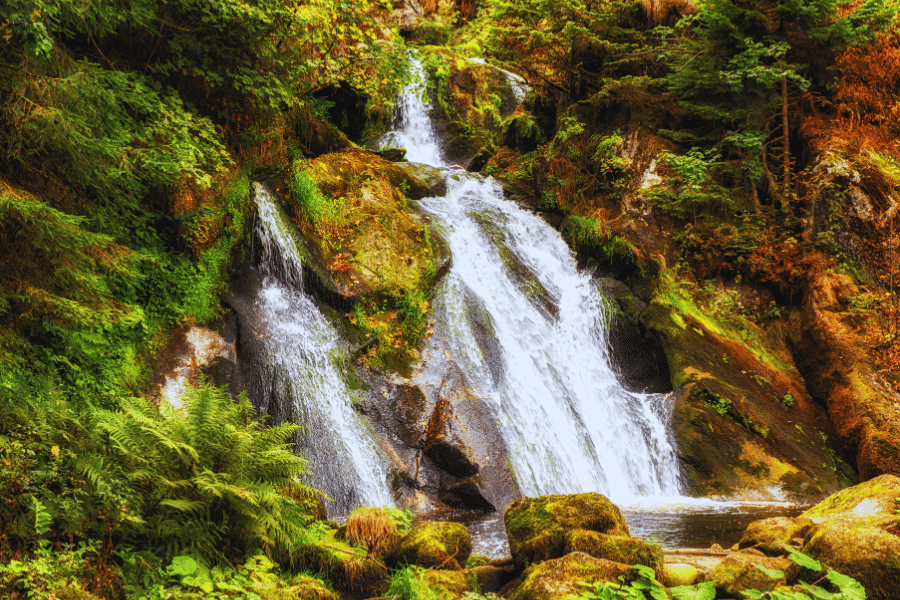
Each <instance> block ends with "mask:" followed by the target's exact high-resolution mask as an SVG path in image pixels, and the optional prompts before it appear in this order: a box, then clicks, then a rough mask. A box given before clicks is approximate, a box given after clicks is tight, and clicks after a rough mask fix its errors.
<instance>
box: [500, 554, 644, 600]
mask: <svg viewBox="0 0 900 600" xmlns="http://www.w3.org/2000/svg"><path fill="white" fill-rule="evenodd" d="M637 578H638V573H637V570H636V569H634V568H632V567H629V566H628V565H623V564H621V563H617V562H613V561H610V560H606V559H603V558H594V557H593V556H590V555H588V554H585V553H583V552H573V553H571V554H566V555H565V556H563V557H561V558H554V559H551V560H547V561H544V562H542V563H540V564H537V565H532V566H531V567H529V568H528V569H527V570H526V571H525V573H523V575H522V583H521V584H519V585H518V586H517V587H516V588H515V590H513V591H512V593H511V594H510V595H509V596H508V597H507V598H508V600H567V599H568V598H570V597H571V596H574V595H576V594H579V593H581V592H583V591H584V587H583V586H582V585H580V584H582V583H585V584H594V583H605V582H616V583H618V582H620V581H622V582H625V583H631V582H632V581H634V580H636V579H637Z"/></svg>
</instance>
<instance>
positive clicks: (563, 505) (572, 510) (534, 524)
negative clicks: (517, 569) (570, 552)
mask: <svg viewBox="0 0 900 600" xmlns="http://www.w3.org/2000/svg"><path fill="white" fill-rule="evenodd" d="M504 521H505V523H506V532H507V535H508V537H509V545H510V551H511V553H512V556H513V560H514V561H515V562H516V564H517V565H521V566H523V567H524V566H526V565H528V564H529V563H531V562H540V561H543V560H547V559H549V558H555V557H558V556H562V554H563V553H564V551H565V545H566V535H567V534H568V533H569V532H570V531H573V530H576V529H583V530H587V531H596V532H598V533H606V534H609V535H625V536H627V535H628V525H627V524H626V523H625V519H624V518H623V517H622V512H621V511H620V510H619V508H618V507H617V506H616V505H615V504H613V503H612V502H610V501H609V500H608V499H607V498H606V497H605V496H602V495H601V494H598V493H596V492H590V493H585V494H574V495H553V496H541V497H538V498H523V499H521V500H516V501H515V502H513V503H512V504H511V505H510V507H509V508H508V509H507V511H506V514H505V515H504Z"/></svg>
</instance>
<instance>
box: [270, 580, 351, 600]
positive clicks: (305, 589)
mask: <svg viewBox="0 0 900 600" xmlns="http://www.w3.org/2000/svg"><path fill="white" fill-rule="evenodd" d="M253 591H254V592H255V593H257V594H259V596H260V598H262V600H294V599H295V598H303V600H339V599H340V596H338V594H336V593H335V592H334V591H333V590H332V589H330V588H329V587H328V585H327V584H326V583H325V582H324V581H322V580H321V579H318V578H316V577H313V576H311V575H297V576H295V577H291V578H290V579H287V580H284V579H272V580H267V581H266V582H264V583H258V584H256V585H254V586H253Z"/></svg>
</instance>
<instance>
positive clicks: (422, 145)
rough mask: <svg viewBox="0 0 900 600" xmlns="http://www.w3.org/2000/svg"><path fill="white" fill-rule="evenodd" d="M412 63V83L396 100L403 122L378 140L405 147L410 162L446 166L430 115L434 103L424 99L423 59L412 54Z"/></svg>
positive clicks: (385, 143) (389, 144)
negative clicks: (429, 103)
mask: <svg viewBox="0 0 900 600" xmlns="http://www.w3.org/2000/svg"><path fill="white" fill-rule="evenodd" d="M410 67H411V71H412V74H413V83H412V84H411V85H409V86H407V87H406V88H405V89H404V90H403V91H402V92H401V94H400V96H399V98H398V102H397V109H398V112H399V115H400V123H399V125H400V126H399V127H398V128H397V129H395V130H394V131H391V132H388V133H387V134H385V135H384V136H383V137H382V138H381V139H380V140H379V142H380V143H381V144H382V145H387V146H392V147H394V148H406V160H408V161H410V162H416V163H424V164H427V165H431V166H434V167H437V166H443V165H444V159H443V157H442V153H441V147H440V142H439V141H438V138H437V135H435V132H434V127H433V126H432V124H431V118H430V116H429V113H430V112H431V107H430V106H429V105H428V104H426V102H425V100H424V98H425V72H424V70H423V69H422V62H421V61H420V60H419V59H418V58H413V59H412V60H411V61H410Z"/></svg>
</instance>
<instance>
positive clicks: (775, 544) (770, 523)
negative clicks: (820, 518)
mask: <svg viewBox="0 0 900 600" xmlns="http://www.w3.org/2000/svg"><path fill="white" fill-rule="evenodd" d="M812 524H813V523H812V521H811V520H810V519H808V518H797V519H791V518H789V517H772V518H770V519H762V520H760V521H754V522H752V523H750V525H748V526H747V529H746V530H745V531H744V535H743V536H742V537H741V541H740V542H738V548H739V549H741V550H744V549H747V548H754V549H756V550H759V551H760V552H762V553H764V554H767V555H769V556H780V555H782V554H784V552H785V550H784V547H785V546H788V545H793V543H794V540H795V539H796V538H800V539H801V540H802V539H803V537H804V536H805V535H806V533H807V531H809V528H810V527H811V526H812Z"/></svg>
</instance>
